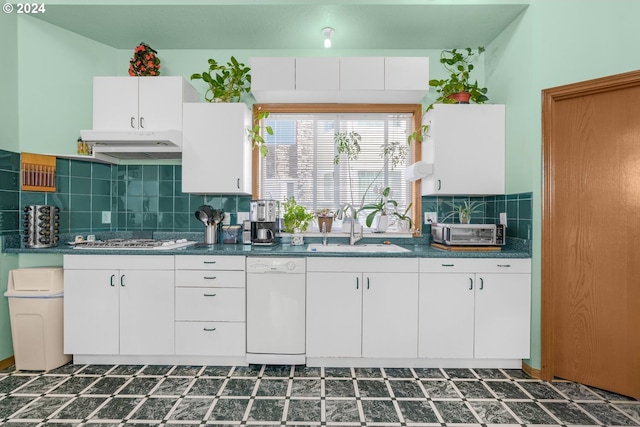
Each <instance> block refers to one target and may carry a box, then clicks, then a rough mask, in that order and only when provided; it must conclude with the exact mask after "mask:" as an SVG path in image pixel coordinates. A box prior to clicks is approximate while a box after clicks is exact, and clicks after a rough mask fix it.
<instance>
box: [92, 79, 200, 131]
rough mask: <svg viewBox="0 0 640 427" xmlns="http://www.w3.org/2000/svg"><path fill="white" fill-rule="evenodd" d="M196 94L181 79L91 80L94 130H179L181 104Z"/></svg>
mask: <svg viewBox="0 0 640 427" xmlns="http://www.w3.org/2000/svg"><path fill="white" fill-rule="evenodd" d="M197 100H198V93H197V92H196V90H195V89H194V88H193V87H192V86H191V85H190V84H189V83H188V82H187V81H186V80H185V79H184V78H182V77H179V76H177V77H175V76H169V77H164V76H163V77H130V76H129V77H94V79H93V129H94V130H180V129H182V104H183V102H196V101H197Z"/></svg>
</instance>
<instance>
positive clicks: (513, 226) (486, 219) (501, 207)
mask: <svg viewBox="0 0 640 427" xmlns="http://www.w3.org/2000/svg"><path fill="white" fill-rule="evenodd" d="M532 197H533V195H532V193H530V192H529V193H516V194H508V195H497V196H485V197H471V196H455V197H454V196H423V197H422V212H423V218H424V212H438V221H439V222H446V223H453V222H458V221H459V219H458V216H457V215H453V216H450V217H449V218H447V219H444V218H445V217H446V216H447V215H448V214H449V213H450V212H451V210H452V205H455V206H457V205H459V204H461V203H462V202H463V201H465V200H467V201H470V202H472V201H478V202H484V204H483V205H482V206H481V208H479V212H477V213H474V214H472V215H471V223H476V224H483V223H484V224H498V223H499V222H500V213H501V212H506V213H507V237H516V238H519V239H526V240H531V225H532V218H533V205H532ZM443 219H444V220H443ZM425 231H426V230H425Z"/></svg>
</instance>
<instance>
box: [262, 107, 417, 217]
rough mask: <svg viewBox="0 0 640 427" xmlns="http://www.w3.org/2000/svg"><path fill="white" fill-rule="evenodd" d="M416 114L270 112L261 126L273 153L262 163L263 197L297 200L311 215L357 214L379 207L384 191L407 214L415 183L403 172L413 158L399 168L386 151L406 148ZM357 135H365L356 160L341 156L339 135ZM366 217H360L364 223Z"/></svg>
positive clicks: (403, 162)
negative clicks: (350, 210) (351, 210)
mask: <svg viewBox="0 0 640 427" xmlns="http://www.w3.org/2000/svg"><path fill="white" fill-rule="evenodd" d="M411 121H412V115H411V114H383V113H375V114H369V113H350V114H334V113H331V114H327V113H319V114H292V113H277V114H274V113H271V114H270V115H269V117H268V119H264V120H263V123H262V126H267V125H268V126H271V127H272V128H273V131H274V134H273V135H268V134H266V132H263V135H264V139H265V142H266V144H267V147H268V150H269V151H268V154H267V156H266V157H264V158H262V159H261V162H262V164H261V168H260V169H261V176H260V194H261V197H263V198H272V199H275V200H280V201H284V200H286V199H287V198H288V197H295V199H296V201H297V202H298V204H302V205H303V206H305V207H306V208H307V209H308V210H309V211H311V212H315V211H316V210H317V209H320V208H329V209H332V210H336V209H338V208H339V207H341V206H343V205H344V204H345V203H349V204H352V205H353V206H354V207H355V209H359V208H360V207H362V206H363V205H366V204H369V203H375V202H377V201H378V200H379V199H380V193H381V192H382V190H383V189H384V188H385V187H390V188H391V194H390V198H391V199H393V200H395V201H397V202H398V209H399V210H401V211H402V212H404V210H405V209H406V207H407V206H408V204H409V203H410V201H411V189H410V184H409V183H408V182H407V181H406V180H405V176H404V171H405V167H406V164H407V163H408V162H410V159H407V160H405V161H401V162H400V163H399V164H396V165H394V164H393V161H392V159H391V158H390V157H389V156H385V154H384V153H385V147H387V148H389V147H401V148H402V147H404V148H405V149H406V153H407V155H408V152H409V150H408V146H407V144H406V141H407V135H409V134H410V133H411V125H412V123H411ZM352 131H354V132H357V133H358V134H359V135H360V136H361V141H360V148H361V151H360V154H359V156H358V159H357V160H352V161H348V160H347V158H346V156H344V155H343V156H341V157H340V161H339V163H338V164H335V163H334V158H335V157H336V155H337V149H336V144H335V141H334V136H335V134H336V133H338V132H346V133H349V132H352ZM366 215H367V212H366V211H363V212H362V213H360V214H359V215H358V219H359V221H360V222H361V223H362V224H364V221H365V218H366Z"/></svg>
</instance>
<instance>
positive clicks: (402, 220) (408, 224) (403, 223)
mask: <svg viewBox="0 0 640 427" xmlns="http://www.w3.org/2000/svg"><path fill="white" fill-rule="evenodd" d="M411 206H413V203H409V206H407V209H405V210H404V212H398V210H397V209H396V210H395V211H394V212H393V216H395V217H396V218H398V231H400V232H405V231H410V230H411V229H412V228H413V220H412V219H411V216H410V215H409V211H410V210H411Z"/></svg>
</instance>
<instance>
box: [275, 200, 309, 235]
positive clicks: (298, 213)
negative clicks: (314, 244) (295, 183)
mask: <svg viewBox="0 0 640 427" xmlns="http://www.w3.org/2000/svg"><path fill="white" fill-rule="evenodd" d="M283 209H284V215H283V217H282V219H283V221H284V232H285V233H291V244H292V245H301V244H303V243H304V239H303V237H302V233H304V232H305V231H307V228H308V227H309V221H312V220H313V215H312V214H311V213H309V212H307V209H306V208H305V207H304V206H302V205H299V204H298V203H297V202H296V199H295V198H293V197H289V198H288V199H287V200H286V201H285V202H284V205H283Z"/></svg>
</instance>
